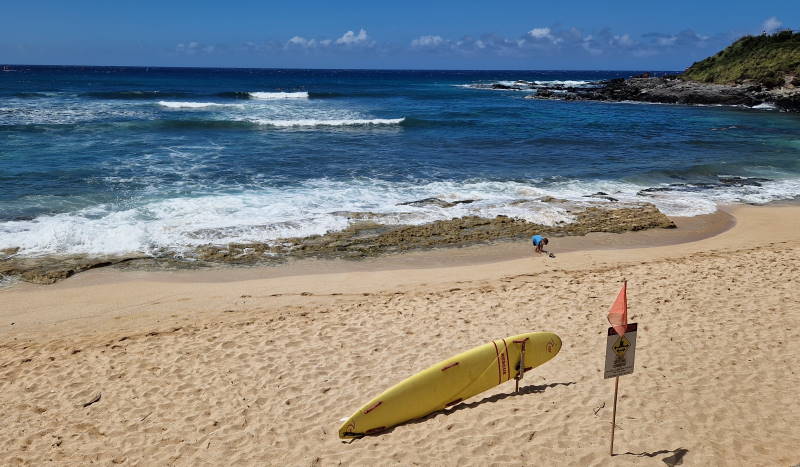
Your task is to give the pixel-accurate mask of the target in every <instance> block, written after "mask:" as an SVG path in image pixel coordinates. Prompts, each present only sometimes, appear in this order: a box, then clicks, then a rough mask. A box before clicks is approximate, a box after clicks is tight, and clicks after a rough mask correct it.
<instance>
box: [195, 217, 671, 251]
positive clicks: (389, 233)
mask: <svg viewBox="0 0 800 467" xmlns="http://www.w3.org/2000/svg"><path fill="white" fill-rule="evenodd" d="M573 214H574V215H575V217H576V221H575V222H572V223H563V224H559V225H555V226H546V225H541V224H535V223H532V222H527V221H524V220H521V219H515V218H511V217H506V216H497V217H495V218H492V219H489V218H484V217H477V216H466V217H461V218H457V219H449V220H442V221H436V222H432V223H429V224H423V225H395V226H389V225H383V224H376V223H372V222H364V223H356V224H353V225H351V226H350V227H348V228H347V229H344V230H341V231H337V232H329V233H327V234H325V235H315V236H311V237H302V238H288V239H283V240H282V241H280V242H279V243H278V244H277V245H274V246H269V245H266V244H262V243H252V244H229V245H225V246H215V245H207V246H203V247H200V248H198V250H197V254H198V257H199V258H200V259H203V260H205V261H214V262H225V263H233V264H237V263H242V264H247V263H255V262H259V261H261V260H262V259H263V258H265V257H294V258H302V257H329V258H331V257H332V258H363V257H369V256H378V255H382V254H386V253H399V252H403V251H409V250H417V249H425V248H437V247H448V246H464V245H471V244H477V243H483V242H490V241H495V240H503V239H514V238H520V237H526V236H530V235H533V234H534V233H540V234H545V235H551V236H566V235H585V234H587V233H590V232H615V233H619V232H627V231H636V230H644V229H653V228H674V227H675V224H674V223H673V222H672V221H671V220H670V219H669V218H668V217H667V216H665V215H664V214H663V213H661V212H660V211H659V210H658V209H656V207H655V206H653V205H652V204H641V205H638V206H631V207H619V208H613V209H609V208H605V207H590V208H585V209H582V210H579V211H577V212H575V213H573Z"/></svg>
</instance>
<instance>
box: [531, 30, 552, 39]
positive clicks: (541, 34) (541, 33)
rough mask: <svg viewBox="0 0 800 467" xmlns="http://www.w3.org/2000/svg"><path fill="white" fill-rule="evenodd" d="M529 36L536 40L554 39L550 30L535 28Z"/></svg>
mask: <svg viewBox="0 0 800 467" xmlns="http://www.w3.org/2000/svg"><path fill="white" fill-rule="evenodd" d="M528 34H529V35H530V36H531V37H533V38H534V39H544V38H547V37H552V36H551V35H550V28H533V29H531V30H530V31H528Z"/></svg>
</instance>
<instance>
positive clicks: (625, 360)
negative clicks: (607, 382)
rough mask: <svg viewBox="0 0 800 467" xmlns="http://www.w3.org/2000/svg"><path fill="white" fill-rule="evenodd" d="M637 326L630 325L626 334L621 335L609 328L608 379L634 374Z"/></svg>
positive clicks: (634, 324)
mask: <svg viewBox="0 0 800 467" xmlns="http://www.w3.org/2000/svg"><path fill="white" fill-rule="evenodd" d="M636 324H637V323H628V325H627V330H626V331H625V334H623V335H621V336H620V335H619V334H617V332H616V331H615V330H614V328H613V327H610V328H608V339H607V340H606V371H605V374H604V376H605V377H606V378H614V377H617V376H623V375H629V374H631V373H633V359H634V356H635V355H636V352H635V351H636Z"/></svg>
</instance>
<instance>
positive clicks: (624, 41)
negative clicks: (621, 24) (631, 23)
mask: <svg viewBox="0 0 800 467" xmlns="http://www.w3.org/2000/svg"><path fill="white" fill-rule="evenodd" d="M635 44H636V42H635V41H634V40H633V39H631V36H630V35H629V34H623V35H621V36H614V37H613V38H612V39H611V45H616V46H620V47H631V46H633V45H635Z"/></svg>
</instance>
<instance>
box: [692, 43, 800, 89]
mask: <svg viewBox="0 0 800 467" xmlns="http://www.w3.org/2000/svg"><path fill="white" fill-rule="evenodd" d="M787 76H791V77H792V81H791V84H792V85H794V86H800V32H798V33H793V32H792V31H781V32H778V33H776V34H771V35H761V36H745V37H743V38H741V39H739V40H737V41H736V42H734V43H733V44H731V45H729V46H728V47H727V48H725V50H722V51H721V52H719V53H717V54H716V55H714V56H713V57H708V58H706V59H704V60H701V61H699V62H696V63H694V64H693V65H692V66H690V67H689V68H687V69H686V71H684V72H683V74H681V75H680V77H681V78H683V79H687V80H693V81H702V82H705V83H718V84H733V83H741V82H744V81H754V82H756V83H758V84H761V85H763V86H765V87H767V88H775V87H780V86H783V85H784V83H785V79H786V77H787Z"/></svg>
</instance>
